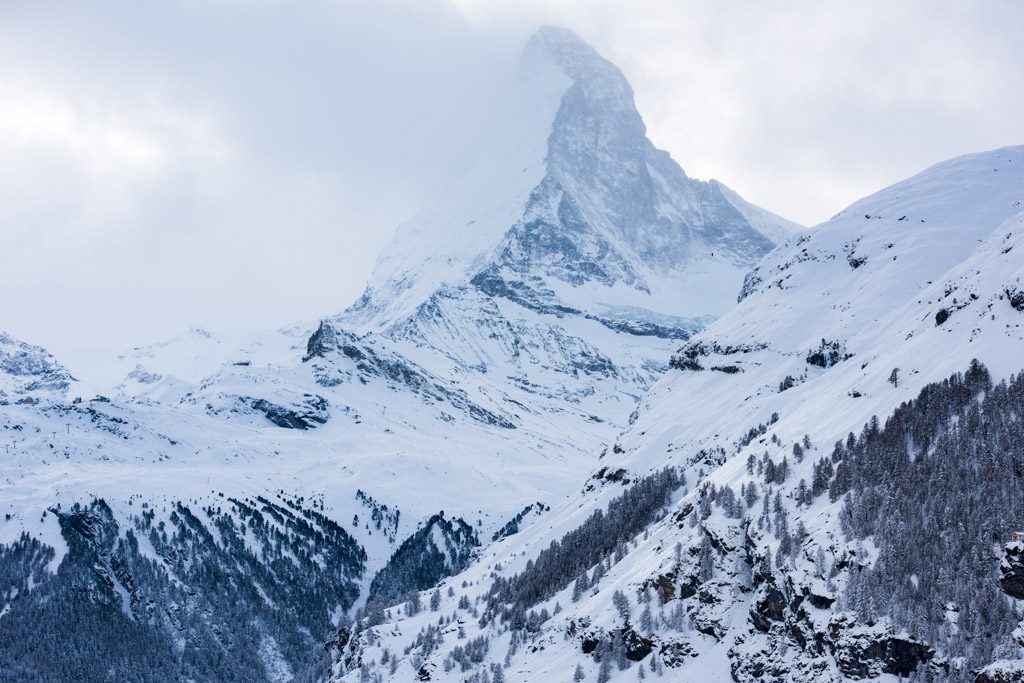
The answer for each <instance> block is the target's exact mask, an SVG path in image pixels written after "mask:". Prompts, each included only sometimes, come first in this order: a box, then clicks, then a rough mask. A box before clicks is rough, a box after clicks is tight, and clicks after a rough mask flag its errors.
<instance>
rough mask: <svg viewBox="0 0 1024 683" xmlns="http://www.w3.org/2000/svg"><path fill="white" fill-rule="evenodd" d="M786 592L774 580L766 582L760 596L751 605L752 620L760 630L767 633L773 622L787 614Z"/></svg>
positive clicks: (778, 620) (779, 620) (781, 619)
mask: <svg viewBox="0 0 1024 683" xmlns="http://www.w3.org/2000/svg"><path fill="white" fill-rule="evenodd" d="M786 603H787V600H786V594H785V593H783V592H782V590H781V589H780V588H779V587H778V586H777V585H776V583H775V581H774V580H770V581H768V582H767V583H765V584H764V587H763V588H762V589H761V595H760V597H758V598H756V599H755V600H754V603H753V604H752V605H751V607H750V622H751V623H752V624H753V625H754V628H756V629H757V630H758V631H762V632H764V633H767V632H768V631H769V630H770V629H771V626H772V624H771V622H773V621H774V622H781V621H783V619H785V615H786Z"/></svg>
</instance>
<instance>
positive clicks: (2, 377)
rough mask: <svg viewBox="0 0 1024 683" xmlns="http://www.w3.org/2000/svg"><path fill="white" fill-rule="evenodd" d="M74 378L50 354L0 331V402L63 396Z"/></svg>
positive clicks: (39, 347)
mask: <svg viewBox="0 0 1024 683" xmlns="http://www.w3.org/2000/svg"><path fill="white" fill-rule="evenodd" d="M73 382H75V378H74V377H72V376H71V373H70V372H68V370H67V368H65V367H64V366H63V365H61V364H60V363H59V362H58V361H57V359H56V358H54V357H53V355H52V354H51V353H50V352H48V351H47V350H46V349H44V348H42V347H41V346H34V345H32V344H27V343H25V342H23V341H20V340H18V339H15V338H13V337H11V336H10V335H9V334H7V333H5V332H0V401H5V402H10V401H35V400H37V399H38V398H39V397H40V395H43V396H54V395H55V396H63V395H64V394H66V393H67V391H68V389H69V388H71V386H72V383H73Z"/></svg>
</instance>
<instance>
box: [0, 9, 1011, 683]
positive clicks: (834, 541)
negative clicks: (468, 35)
mask: <svg viewBox="0 0 1024 683" xmlns="http://www.w3.org/2000/svg"><path fill="white" fill-rule="evenodd" d="M522 71H523V82H522V84H521V86H520V89H519V90H518V91H517V97H516V98H515V101H514V102H513V103H512V104H510V109H511V112H510V119H511V120H512V121H513V125H508V126H505V127H496V130H501V131H502V134H501V135H500V136H496V139H495V140H494V144H493V148H492V149H488V150H484V151H483V152H482V153H481V157H480V160H479V162H478V164H477V167H476V168H475V169H474V170H473V171H472V172H471V173H470V174H468V176H467V177H466V178H465V179H464V180H463V181H461V182H460V183H459V184H457V185H456V186H455V187H453V188H452V189H451V190H450V192H448V193H447V194H446V195H444V196H443V197H441V198H439V199H438V201H437V202H436V203H435V204H433V205H432V206H430V207H428V208H427V209H426V210H425V211H424V212H422V213H421V214H420V215H418V216H417V217H415V218H413V219H412V220H410V221H409V222H408V223H406V224H405V225H403V226H401V227H400V228H399V230H398V231H397V233H396V235H395V238H394V240H393V241H392V243H391V244H390V245H389V246H388V247H387V249H386V250H385V252H384V253H383V254H382V256H381V258H380V261H379V262H378V264H377V267H376V269H375V272H374V275H373V278H372V279H371V281H370V283H369V284H368V286H367V289H366V292H365V293H364V295H363V296H362V297H360V299H359V300H358V301H357V302H356V303H355V304H354V305H353V306H352V307H351V308H350V309H348V310H346V311H344V312H342V313H341V314H338V315H333V316H329V317H326V318H325V319H323V320H321V321H318V322H317V323H316V324H313V325H303V324H300V325H296V326H293V327H290V328H287V329H283V330H278V331H272V332H267V333H263V334H256V335H252V336H251V337H247V338H245V339H227V338H222V337H219V336H217V335H215V334H213V333H210V332H207V331H203V330H192V331H190V332H189V333H187V334H186V335H184V336H182V337H180V338H178V339H175V340H172V341H171V342H168V343H165V344H160V345H154V346H150V347H136V348H134V349H132V350H131V351H129V352H127V353H125V354H123V356H121V357H120V358H118V359H117V364H118V365H119V366H120V367H122V368H123V370H124V372H125V373H126V375H127V376H126V377H125V379H124V380H123V381H122V382H121V383H120V384H119V385H118V387H116V388H115V389H114V391H107V390H106V389H104V390H103V391H102V392H101V393H100V394H96V393H94V392H92V391H87V390H86V389H85V388H83V386H82V385H81V383H78V382H77V381H76V380H75V379H74V378H73V377H72V375H71V374H70V373H69V371H68V370H67V369H65V368H64V367H63V366H62V365H61V364H60V363H59V362H58V361H57V360H56V359H54V358H53V357H52V356H51V355H50V354H49V353H47V352H46V351H45V350H44V349H42V348H41V347H37V346H32V345H29V344H26V343H23V342H20V341H17V340H15V339H13V338H11V337H8V336H0V436H2V445H3V446H4V450H3V456H4V457H3V460H2V461H0V481H2V482H3V491H4V496H3V497H2V499H0V506H2V507H4V510H3V512H4V517H3V519H2V521H0V679H3V680H12V681H36V680H94V679H111V680H113V679H116V680H152V681H163V680H168V681H179V680H196V681H200V680H245V681H253V680H257V681H258V680H267V681H290V680H295V681H307V680H308V681H355V680H360V681H366V680H370V681H383V680H394V681H407V680H424V681H425V680H430V681H445V680H451V681H456V680H457V681H473V682H475V683H484V682H488V683H500V682H501V681H505V680H515V681H532V680H541V679H545V678H550V679H554V680H568V679H570V678H571V679H572V680H574V681H579V680H597V681H601V682H605V681H610V680H627V679H629V680H632V679H638V678H646V677H653V678H659V677H662V678H665V679H667V680H699V681H702V680H730V679H731V680H735V681H740V682H744V683H745V682H753V681H842V680H851V679H854V680H859V679H878V680H899V679H907V678H912V679H916V680H923V681H928V680H931V681H946V680H956V681H960V680H965V679H970V678H972V677H974V676H975V674H978V676H979V679H978V680H982V681H993V680H1013V678H1012V676H1014V675H1016V674H1015V673H1014V672H1015V671H1017V670H1019V668H1020V660H1021V659H1022V658H1021V656H1020V655H1021V653H1020V650H1019V647H1018V644H1019V642H1021V637H1020V633H1019V632H1018V631H1019V629H1017V631H1015V628H1017V626H1018V623H1019V614H1018V613H1017V612H1018V608H1017V607H1016V606H1015V605H1014V604H1012V603H1010V602H1008V598H1014V599H1016V598H1017V597H1019V595H1018V594H1019V593H1020V591H1018V590H1017V587H1018V586H1017V584H1018V583H1020V581H1019V578H1020V576H1019V575H1024V570H1021V568H1020V566H1019V565H1020V564H1021V557H1020V556H1021V552H1020V547H1019V544H1018V545H1014V544H1011V545H1010V546H1008V547H1007V549H1006V551H1005V553H1004V550H1003V548H1002V546H1003V544H1004V541H1005V540H1006V539H1005V537H1006V535H1007V533H1008V531H1009V530H1011V529H1013V528H1019V525H1020V523H1019V520H1020V519H1021V517H1024V497H1022V496H1021V495H1020V491H1021V486H1020V478H1021V476H1022V475H1021V473H1022V472H1024V429H1022V421H1021V415H1024V382H1022V380H1021V374H1020V370H1021V364H1022V363H1021V360H1020V353H1019V350H1020V349H1022V348H1024V261H1022V255H1024V147H1008V148H1005V149H1001V150H996V151H992V152H986V153H981V154H974V155H969V156H965V157H960V158H957V159H953V160H951V161H948V162H944V163H942V164H938V165H936V166H934V167H932V168H930V169H928V170H926V171H924V172H923V173H921V174H919V175H917V176H915V177H913V178H910V179H908V180H906V181H903V182H901V183H898V184H896V185H894V186H892V187H890V188H887V189H884V190H882V191H881V192H879V193H877V194H874V195H872V196H870V197H867V198H865V199H862V200H860V201H859V202H856V203H855V204H853V205H852V206H850V207H849V208H848V209H846V210H845V211H842V212H841V213H840V214H838V215H837V216H836V217H835V218H833V219H832V220H830V221H828V222H826V223H824V224H822V225H820V226H817V227H816V228H814V229H812V230H807V231H804V230H799V229H798V228H796V226H793V225H792V224H789V223H787V222H786V221H784V220H782V219H780V218H778V217H775V216H773V215H771V214H769V213H767V212H764V211H762V210H760V209H758V208H756V207H754V206H752V205H750V204H748V203H746V202H745V201H743V200H742V199H741V198H740V197H739V196H738V195H736V194H735V193H734V192H732V191H731V190H729V189H728V188H726V187H724V186H722V185H721V184H719V183H716V182H713V181H712V182H701V181H696V180H693V179H690V178H688V177H687V176H686V175H685V174H684V173H683V171H682V170H681V169H680V168H679V167H678V166H677V165H676V164H675V162H673V161H672V160H671V159H670V158H669V157H668V155H666V154H665V153H663V152H659V151H658V150H656V149H655V148H654V147H653V145H652V144H651V143H650V142H649V141H648V140H647V138H646V132H645V129H644V125H643V122H642V120H641V118H640V116H639V115H638V113H637V111H636V108H635V106H634V103H633V97H632V92H631V90H630V88H629V85H628V83H627V82H626V80H625V79H624V78H623V76H622V74H621V73H620V72H619V71H618V70H617V69H616V68H615V67H614V66H613V65H612V64H610V63H609V62H607V61H606V60H604V59H603V58H602V57H600V56H599V55H598V54H596V53H595V52H594V50H593V49H591V48H590V47H589V46H587V45H586V44H585V43H583V42H582V41H581V40H580V39H579V38H578V37H577V36H575V34H572V33H571V32H568V31H564V30H561V29H553V28H546V29H542V30H541V31H539V32H538V33H537V34H536V35H535V36H534V37H533V38H532V39H531V41H530V42H529V44H528V45H527V47H526V50H525V53H524V56H523V68H522ZM773 246H774V248H773ZM1004 555H1005V557H1004ZM1000 560H1004V561H1003V563H1002V565H1001V564H1000ZM1001 589H1002V591H1006V592H1005V594H1004V593H1002V592H1001ZM325 643H326V647H325V646H324V644H325Z"/></svg>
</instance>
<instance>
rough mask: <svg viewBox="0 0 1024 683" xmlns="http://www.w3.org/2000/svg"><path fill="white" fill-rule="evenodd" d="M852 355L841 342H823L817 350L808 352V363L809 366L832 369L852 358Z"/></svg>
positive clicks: (823, 340)
mask: <svg viewBox="0 0 1024 683" xmlns="http://www.w3.org/2000/svg"><path fill="white" fill-rule="evenodd" d="M852 357H853V354H852V353H847V352H846V347H845V346H844V345H843V343H842V342H839V341H827V340H825V339H822V340H821V344H820V345H819V346H818V348H817V349H812V350H811V351H808V352H807V358H806V361H807V363H808V365H816V366H818V367H819V368H830V367H832V366H833V365H835V364H836V363H839V362H842V361H844V360H847V359H848V358H852Z"/></svg>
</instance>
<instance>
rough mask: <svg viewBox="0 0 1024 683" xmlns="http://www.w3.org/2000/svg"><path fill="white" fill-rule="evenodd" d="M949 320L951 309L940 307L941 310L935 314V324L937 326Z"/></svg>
mask: <svg viewBox="0 0 1024 683" xmlns="http://www.w3.org/2000/svg"><path fill="white" fill-rule="evenodd" d="M947 320H949V309H948V308H940V309H939V312H938V313H936V314H935V325H936V327H937V326H939V325H941V324H942V323H944V322H946V321H947Z"/></svg>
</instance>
